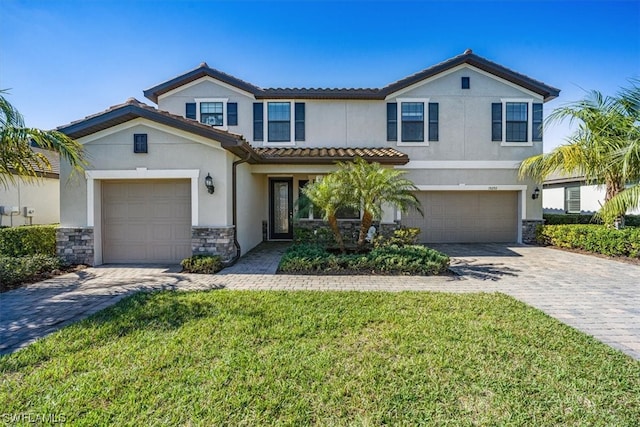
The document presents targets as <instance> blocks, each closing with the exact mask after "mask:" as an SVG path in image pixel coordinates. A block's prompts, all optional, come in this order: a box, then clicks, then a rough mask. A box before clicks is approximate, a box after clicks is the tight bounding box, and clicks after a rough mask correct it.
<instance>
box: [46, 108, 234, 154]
mask: <svg viewBox="0 0 640 427" xmlns="http://www.w3.org/2000/svg"><path fill="white" fill-rule="evenodd" d="M139 117H140V118H145V119H148V120H151V121H154V122H156V123H160V124H164V125H167V126H171V127H173V128H176V129H180V130H184V131H186V132H190V133H193V134H195V135H199V136H203V137H205V138H210V139H213V140H216V141H218V142H220V143H221V144H223V146H224V145H225V144H227V145H229V144H231V145H235V144H238V143H242V142H244V143H246V141H245V140H244V138H243V137H242V136H241V135H236V134H233V133H230V132H225V131H222V130H219V129H215V128H213V127H211V126H208V125H205V124H202V123H199V122H197V121H195V120H191V119H186V118H184V117H182V116H178V115H175V114H171V113H168V112H166V111H162V110H158V109H156V108H154V107H151V106H149V105H146V104H143V103H142V102H140V101H138V100H137V99H135V98H129V99H128V100H127V101H126V102H125V103H124V104H119V105H114V106H113V107H110V108H108V109H107V110H105V111H102V112H100V113H97V114H93V115H91V116H87V117H85V118H84V119H82V120H77V121H75V122H71V123H69V124H68V125H64V126H60V127H58V128H57V130H59V131H60V132H62V133H64V134H66V135H68V136H69V137H71V138H74V139H78V138H82V137H84V136H87V135H91V134H94V133H96V132H99V131H101V130H105V129H108V128H111V127H113V126H116V125H119V124H121V123H125V122H128V121H130V120H133V119H136V118H139Z"/></svg>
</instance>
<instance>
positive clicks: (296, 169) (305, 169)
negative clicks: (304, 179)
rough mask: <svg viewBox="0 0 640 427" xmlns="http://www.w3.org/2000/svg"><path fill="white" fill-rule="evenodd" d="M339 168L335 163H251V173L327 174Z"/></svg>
mask: <svg viewBox="0 0 640 427" xmlns="http://www.w3.org/2000/svg"><path fill="white" fill-rule="evenodd" d="M336 169H337V167H336V166H335V165H313V164H311V165H289V164H270V165H251V173H254V174H299V173H300V174H305V175H309V174H312V173H315V174H326V173H329V172H333V171H335V170H336Z"/></svg>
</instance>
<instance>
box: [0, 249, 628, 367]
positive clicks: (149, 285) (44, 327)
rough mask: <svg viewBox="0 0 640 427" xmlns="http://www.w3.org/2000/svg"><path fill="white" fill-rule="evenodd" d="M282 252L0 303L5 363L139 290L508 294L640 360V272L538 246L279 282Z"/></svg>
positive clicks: (76, 284)
mask: <svg viewBox="0 0 640 427" xmlns="http://www.w3.org/2000/svg"><path fill="white" fill-rule="evenodd" d="M285 248H286V245H285V244H267V245H261V246H259V247H258V248H256V250H254V251H251V252H250V253H249V254H247V256H246V257H243V258H242V259H241V260H240V261H239V262H238V263H237V264H236V265H235V266H233V267H231V268H229V269H227V270H226V271H225V273H224V274H217V275H195V274H183V273H179V267H176V266H173V267H172V266H159V265H156V266H148V265H147V266H131V265H127V266H113V265H108V266H101V267H95V268H89V269H86V270H83V271H80V272H78V273H71V274H67V275H64V276H60V277H56V278H53V279H50V280H46V281H43V282H39V283H35V284H32V285H28V286H26V287H23V288H20V289H16V290H13V291H10V292H6V293H3V294H0V354H3V353H10V352H13V351H15V350H17V349H19V348H22V347H24V346H26V345H28V344H29V343H31V342H33V341H34V340H35V339H37V338H40V337H43V336H46V335H48V334H49V333H51V332H53V331H55V330H58V329H60V328H61V327H63V326H65V325H68V324H70V323H72V322H75V321H78V320H80V319H82V318H84V317H87V316H88V315H90V314H92V313H95V312H96V311H98V310H101V309H103V308H104V307H107V306H109V305H111V304H114V303H116V302H117V301H119V300H120V299H122V298H124V297H125V296H127V295H130V294H131V293H133V292H137V291H140V290H158V289H172V290H200V289H222V288H227V289H255V290H258V289H260V290H358V291H367V290H375V291H391V292H398V291H446V292H503V293H505V294H508V295H511V296H513V297H515V298H517V299H519V300H521V301H523V302H525V303H527V304H529V305H532V306H534V307H537V308H539V309H540V310H542V311H544V312H545V313H547V314H549V315H550V316H553V317H555V318H556V319H559V320H560V321H562V322H564V323H566V324H568V325H570V326H573V327H575V328H577V329H580V330H582V331H584V332H586V333H588V334H591V335H593V336H595V337H596V338H598V339H599V340H601V341H603V342H605V343H607V344H609V345H611V346H612V347H614V348H617V349H620V350H622V351H623V352H625V353H626V354H628V355H630V356H632V357H634V358H636V359H639V360H640V292H638V291H639V290H640V289H639V288H640V266H635V265H629V264H623V263H620V262H616V261H610V260H606V259H600V258H596V257H591V256H586V255H579V254H574V253H568V252H563V251H558V250H554V249H548V248H539V247H533V246H505V245H498V244H489V245H438V246H437V249H439V250H441V251H443V252H446V253H448V254H450V255H451V256H452V270H453V271H455V272H456V273H457V275H455V276H439V277H414V276H407V277H393V276H302V275H274V274H273V273H274V272H275V268H276V266H277V262H278V259H279V257H280V255H281V253H282V252H283V251H284V249H285Z"/></svg>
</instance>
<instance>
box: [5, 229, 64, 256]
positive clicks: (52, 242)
mask: <svg viewBox="0 0 640 427" xmlns="http://www.w3.org/2000/svg"><path fill="white" fill-rule="evenodd" d="M56 228H57V226H56V225H31V226H24V227H13V228H3V229H1V230H0V256H2V255H4V256H13V257H19V256H25V255H35V254H42V255H50V256H55V255H56Z"/></svg>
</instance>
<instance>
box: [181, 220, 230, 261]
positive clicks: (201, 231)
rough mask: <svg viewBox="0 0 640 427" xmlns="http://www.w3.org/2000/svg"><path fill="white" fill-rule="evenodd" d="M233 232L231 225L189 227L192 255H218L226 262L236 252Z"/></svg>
mask: <svg viewBox="0 0 640 427" xmlns="http://www.w3.org/2000/svg"><path fill="white" fill-rule="evenodd" d="M234 233H235V228H234V227H233V226H223V227H191V251H192V253H193V255H220V257H221V258H222V261H223V262H227V261H229V260H230V259H231V258H233V256H234V255H235V253H236V249H235V246H234V244H233V238H234Z"/></svg>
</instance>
